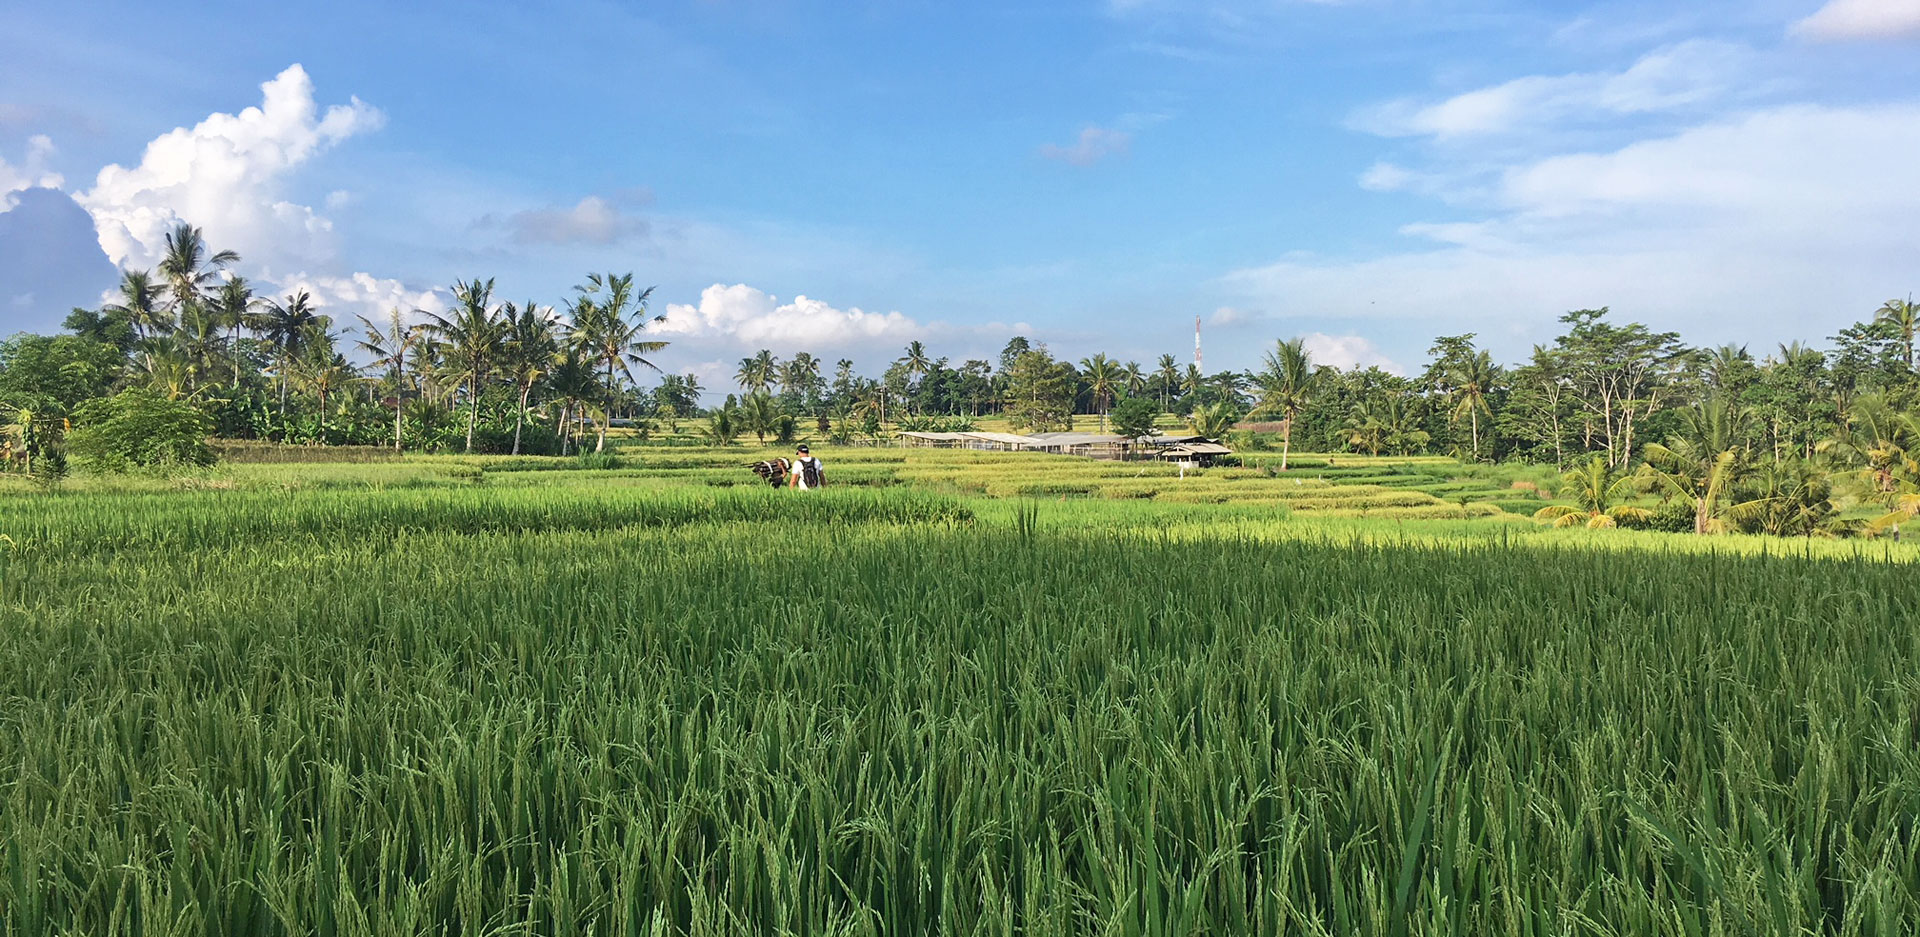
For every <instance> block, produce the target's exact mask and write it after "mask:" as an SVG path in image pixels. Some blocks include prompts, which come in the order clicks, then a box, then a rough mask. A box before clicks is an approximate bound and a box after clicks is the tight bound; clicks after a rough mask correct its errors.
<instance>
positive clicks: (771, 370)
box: [733, 348, 780, 394]
mask: <svg viewBox="0 0 1920 937" xmlns="http://www.w3.org/2000/svg"><path fill="white" fill-rule="evenodd" d="M779 376H780V359H778V358H775V357H774V356H773V351H772V350H771V349H767V348H762V349H760V350H759V351H757V352H754V353H753V354H752V355H751V356H749V357H746V358H741V359H740V368H739V370H736V371H735V372H734V373H733V379H734V382H735V383H737V384H739V385H740V389H741V390H743V391H746V392H747V393H749V394H759V393H765V392H767V391H770V390H772V389H773V385H774V384H775V383H777V382H778V380H779Z"/></svg>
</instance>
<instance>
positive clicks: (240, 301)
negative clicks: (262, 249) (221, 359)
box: [211, 276, 254, 387]
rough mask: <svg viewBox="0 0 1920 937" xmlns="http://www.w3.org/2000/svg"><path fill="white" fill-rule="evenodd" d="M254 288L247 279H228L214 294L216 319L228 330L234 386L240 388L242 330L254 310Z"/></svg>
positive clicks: (228, 347) (228, 356)
mask: <svg viewBox="0 0 1920 937" xmlns="http://www.w3.org/2000/svg"><path fill="white" fill-rule="evenodd" d="M253 305H254V299H253V286H252V284H250V283H248V282H247V278H246V277H239V276H234V277H228V278H227V279H226V281H225V282H223V283H221V284H220V289H219V290H218V291H217V292H215V293H214V294H213V299H212V302H211V307H212V309H213V313H214V318H215V320H216V322H217V323H218V325H219V326H220V327H221V328H224V329H226V330H227V358H228V359H229V360H230V361H231V362H232V363H233V386H235V387H239V386H240V329H241V327H242V326H244V325H246V324H247V313H248V312H249V311H250V310H252V309H253Z"/></svg>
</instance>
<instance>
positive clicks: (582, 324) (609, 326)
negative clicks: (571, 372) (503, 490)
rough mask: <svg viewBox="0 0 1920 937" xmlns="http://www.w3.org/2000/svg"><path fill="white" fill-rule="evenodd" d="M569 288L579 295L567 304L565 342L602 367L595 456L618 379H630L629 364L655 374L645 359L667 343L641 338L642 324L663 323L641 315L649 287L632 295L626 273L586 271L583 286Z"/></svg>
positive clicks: (603, 445)
mask: <svg viewBox="0 0 1920 937" xmlns="http://www.w3.org/2000/svg"><path fill="white" fill-rule="evenodd" d="M574 289H575V291H576V292H577V293H578V294H579V296H578V297H577V299H576V300H575V301H574V304H573V332H572V335H571V338H570V341H571V342H572V344H573V345H574V346H576V347H578V348H581V349H583V350H585V351H587V352H588V355H589V357H591V358H593V359H594V360H596V361H598V362H600V364H601V366H602V367H603V368H605V382H606V388H605V390H606V394H607V403H606V412H605V413H604V414H603V416H602V418H601V422H600V438H599V439H598V440H597V441H596V442H595V443H594V445H593V451H595V452H600V451H602V450H604V449H605V448H606V447H607V431H608V430H609V429H611V428H612V427H613V411H614V408H615V406H616V404H617V401H618V400H619V394H620V381H621V380H623V379H624V380H627V381H632V380H633V368H632V366H633V365H636V364H637V365H640V366H642V367H645V368H646V369H648V370H650V371H654V372H656V373H658V372H659V370H660V368H659V367H658V366H657V365H655V364H654V363H653V362H652V361H650V360H648V358H647V356H648V355H652V354H658V353H659V352H661V351H663V350H665V349H666V347H667V343H666V342H662V341H655V340H650V339H647V338H645V337H644V336H645V333H646V328H647V326H648V325H650V324H653V323H658V322H664V321H666V318H667V317H666V316H663V315H662V316H648V315H647V301H648V300H649V299H651V298H653V287H651V286H649V287H647V288H646V289H644V290H638V291H636V290H635V289H634V286H633V274H631V273H623V274H618V275H616V274H612V273H609V274H606V275H604V276H603V275H601V274H598V273H590V274H588V275H587V282H586V283H584V284H581V285H580V286H578V287H575V288H574Z"/></svg>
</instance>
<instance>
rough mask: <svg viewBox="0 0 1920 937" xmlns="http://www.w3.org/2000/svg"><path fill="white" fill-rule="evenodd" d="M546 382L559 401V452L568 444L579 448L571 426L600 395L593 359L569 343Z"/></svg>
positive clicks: (578, 420) (576, 448) (563, 451)
mask: <svg viewBox="0 0 1920 937" xmlns="http://www.w3.org/2000/svg"><path fill="white" fill-rule="evenodd" d="M547 385H548V392H549V393H550V394H552V395H553V397H554V398H555V399H558V400H559V401H560V419H559V420H558V423H559V426H560V428H561V429H560V454H561V455H566V454H567V447H568V446H569V445H573V448H574V449H575V450H578V449H579V446H578V445H577V444H574V438H573V437H574V430H575V429H577V428H579V424H580V420H581V418H582V417H585V416H586V415H587V411H588V408H589V407H590V406H591V405H592V404H591V401H595V400H599V399H601V388H600V377H599V375H598V374H596V373H595V368H594V362H593V361H592V360H591V359H589V358H587V357H586V356H585V355H584V354H583V353H582V351H581V350H580V348H578V347H576V346H573V345H568V346H567V348H566V351H565V352H564V353H563V354H561V356H560V358H559V360H558V361H556V362H555V363H554V366H553V373H552V374H550V375H548V376H547Z"/></svg>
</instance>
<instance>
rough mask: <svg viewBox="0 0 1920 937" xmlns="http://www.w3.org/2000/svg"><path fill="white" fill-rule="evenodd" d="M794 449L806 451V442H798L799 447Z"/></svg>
mask: <svg viewBox="0 0 1920 937" xmlns="http://www.w3.org/2000/svg"><path fill="white" fill-rule="evenodd" d="M796 451H798V452H806V451H808V450H807V444H806V443H801V444H800V448H799V449H798V450H796Z"/></svg>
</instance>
